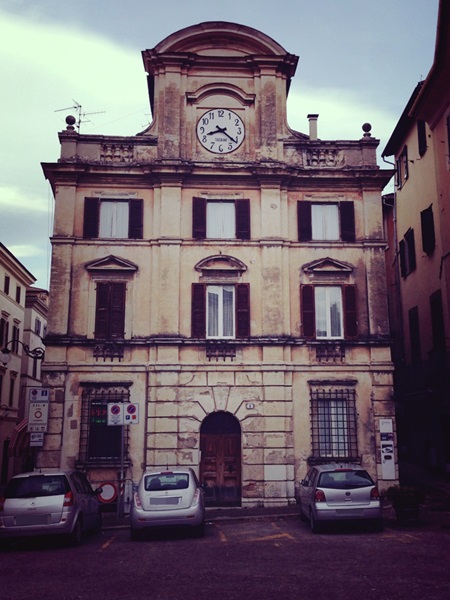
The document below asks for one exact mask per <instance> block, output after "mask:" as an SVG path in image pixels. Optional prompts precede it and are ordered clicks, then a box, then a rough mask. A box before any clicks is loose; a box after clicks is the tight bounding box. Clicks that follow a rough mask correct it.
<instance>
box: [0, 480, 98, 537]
mask: <svg viewBox="0 0 450 600" xmlns="http://www.w3.org/2000/svg"><path fill="white" fill-rule="evenodd" d="M100 492H101V490H100V489H99V490H95V491H94V490H93V489H92V487H91V484H90V483H89V482H88V480H87V479H86V476H85V475H84V474H83V473H81V472H79V471H56V470H40V471H35V472H32V473H22V474H20V475H16V476H15V477H13V478H12V479H11V480H10V481H9V482H8V484H7V485H6V488H5V491H4V494H3V496H2V497H1V498H0V542H1V541H3V542H4V541H5V540H11V539H14V538H19V537H31V536H41V535H62V536H66V538H67V540H68V541H69V542H70V543H72V544H74V545H75V544H79V543H80V541H81V537H82V534H83V533H84V532H86V531H88V530H93V531H95V530H98V531H99V530H100V528H101V514H100V503H99V500H98V494H99V493H100Z"/></svg>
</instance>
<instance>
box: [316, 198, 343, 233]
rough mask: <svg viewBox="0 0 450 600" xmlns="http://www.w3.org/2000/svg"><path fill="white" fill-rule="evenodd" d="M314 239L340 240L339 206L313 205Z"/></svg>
mask: <svg viewBox="0 0 450 600" xmlns="http://www.w3.org/2000/svg"><path fill="white" fill-rule="evenodd" d="M311 221H312V239H313V240H338V239H339V211H338V206H337V204H313V205H312V207H311Z"/></svg>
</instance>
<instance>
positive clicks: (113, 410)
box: [108, 402, 124, 425]
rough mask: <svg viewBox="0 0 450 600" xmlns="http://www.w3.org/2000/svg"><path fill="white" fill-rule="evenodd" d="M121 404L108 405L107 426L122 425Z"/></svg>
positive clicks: (122, 411) (112, 403)
mask: <svg viewBox="0 0 450 600" xmlns="http://www.w3.org/2000/svg"><path fill="white" fill-rule="evenodd" d="M123 413H124V410H123V403H122V402H111V403H109V404H108V425H123Z"/></svg>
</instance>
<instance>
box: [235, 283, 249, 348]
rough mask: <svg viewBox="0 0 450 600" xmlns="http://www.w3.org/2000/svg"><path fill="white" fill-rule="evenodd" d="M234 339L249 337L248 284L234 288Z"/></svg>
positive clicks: (239, 284)
mask: <svg viewBox="0 0 450 600" xmlns="http://www.w3.org/2000/svg"><path fill="white" fill-rule="evenodd" d="M236 337H238V338H244V337H250V284H248V283H238V285H237V286H236Z"/></svg>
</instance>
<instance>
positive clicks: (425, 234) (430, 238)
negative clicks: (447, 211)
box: [420, 205, 436, 255]
mask: <svg viewBox="0 0 450 600" xmlns="http://www.w3.org/2000/svg"><path fill="white" fill-rule="evenodd" d="M420 224H421V227H422V249H423V251H424V252H425V254H428V255H430V254H433V252H434V248H435V246H436V236H435V233H434V218H433V205H431V206H429V207H428V208H426V209H425V210H423V211H422V212H421V213H420Z"/></svg>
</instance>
